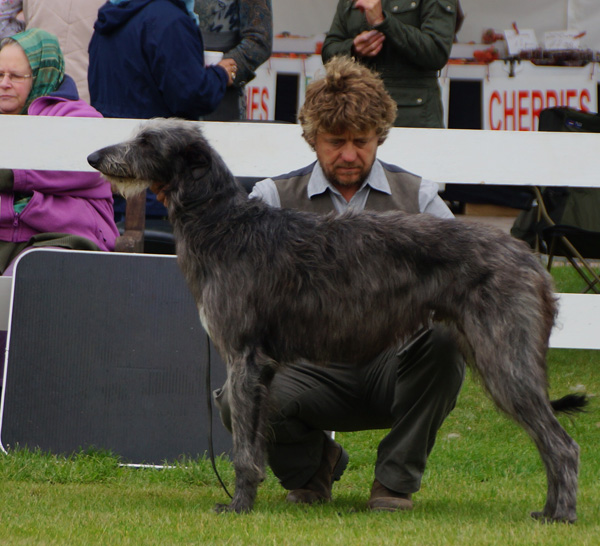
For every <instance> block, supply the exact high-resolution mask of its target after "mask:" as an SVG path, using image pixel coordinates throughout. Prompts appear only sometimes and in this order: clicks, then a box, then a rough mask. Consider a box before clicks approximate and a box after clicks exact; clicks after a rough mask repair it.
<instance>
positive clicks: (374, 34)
mask: <svg viewBox="0 0 600 546" xmlns="http://www.w3.org/2000/svg"><path fill="white" fill-rule="evenodd" d="M384 40H385V34H383V33H381V32H379V31H378V30H367V31H365V32H361V33H360V34H359V35H358V36H357V37H356V38H354V42H353V46H354V52H355V53H356V54H357V55H358V56H359V57H375V56H376V55H378V54H379V52H380V51H381V48H382V47H383V41H384Z"/></svg>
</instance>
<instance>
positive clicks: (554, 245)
mask: <svg viewBox="0 0 600 546" xmlns="http://www.w3.org/2000/svg"><path fill="white" fill-rule="evenodd" d="M533 190H534V193H535V195H536V201H537V203H538V214H539V218H538V221H539V222H540V223H541V222H542V221H543V222H544V223H545V224H546V225H547V227H543V228H542V229H541V230H540V231H539V232H538V235H539V237H540V238H541V240H542V241H543V244H541V243H538V246H539V247H540V248H544V249H545V252H546V254H547V255H548V271H551V270H552V264H553V261H554V257H555V256H564V257H565V258H566V259H567V260H568V261H569V263H570V264H571V265H572V266H573V268H574V269H575V270H576V271H577V273H579V275H580V277H581V278H582V279H583V280H584V281H585V282H586V284H587V288H586V289H585V290H584V293H587V292H590V291H593V292H595V293H596V294H600V277H598V274H597V273H596V271H595V270H594V267H593V265H592V264H591V263H590V262H589V261H588V260H589V259H600V232H598V231H589V230H587V229H583V228H580V227H577V226H574V225H569V224H563V223H560V224H557V223H555V222H554V221H553V220H552V218H551V216H550V214H549V213H548V211H547V210H546V207H545V205H544V197H543V195H542V192H541V191H540V188H538V187H534V188H533ZM592 191H593V190H592ZM593 196H595V197H600V196H599V195H598V193H596V194H594V195H593ZM599 205H600V202H599ZM598 211H600V206H599V208H598Z"/></svg>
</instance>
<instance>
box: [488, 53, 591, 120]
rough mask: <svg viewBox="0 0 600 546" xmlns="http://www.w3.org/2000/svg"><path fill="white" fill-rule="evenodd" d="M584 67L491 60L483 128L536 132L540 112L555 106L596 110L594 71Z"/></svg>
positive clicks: (589, 67)
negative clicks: (512, 64)
mask: <svg viewBox="0 0 600 546" xmlns="http://www.w3.org/2000/svg"><path fill="white" fill-rule="evenodd" d="M595 67H596V65H588V66H584V67H549V66H543V67H540V66H535V65H533V64H532V63H530V62H523V63H521V64H517V65H515V74H514V76H513V77H511V76H510V75H509V74H508V73H507V65H505V64H504V63H493V64H492V65H490V75H489V77H488V78H486V79H484V81H483V129H490V130H494V131H537V128H538V119H539V114H540V111H541V110H543V109H544V108H552V107H555V106H568V107H570V108H575V109H577V110H584V111H593V112H595V111H596V105H597V103H598V102H597V101H598V99H597V95H598V86H597V80H596V78H595V77H594V74H593V71H594V69H595Z"/></svg>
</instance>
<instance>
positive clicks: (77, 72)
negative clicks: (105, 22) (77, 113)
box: [23, 0, 106, 103]
mask: <svg viewBox="0 0 600 546" xmlns="http://www.w3.org/2000/svg"><path fill="white" fill-rule="evenodd" d="M105 1H106V0H23V14H24V16H25V24H26V25H27V28H32V27H33V28H43V29H44V30H47V31H48V32H51V33H52V34H54V35H55V36H56V37H57V38H58V41H59V43H60V48H61V49H62V52H63V55H64V57H65V71H66V72H67V74H69V76H71V77H72V78H73V80H75V84H76V85H77V91H78V92H79V96H80V98H81V99H83V100H84V101H86V102H88V103H89V102H90V92H89V90H88V83H87V69H88V61H89V57H88V46H89V44H90V39H91V37H92V32H93V30H94V22H95V21H96V18H97V17H98V8H99V7H100V6H101V5H102V4H104V2H105Z"/></svg>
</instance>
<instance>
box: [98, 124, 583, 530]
mask: <svg viewBox="0 0 600 546" xmlns="http://www.w3.org/2000/svg"><path fill="white" fill-rule="evenodd" d="M88 161H89V163H90V164H91V165H92V166H93V167H95V168H96V169H98V170H99V171H100V172H101V173H103V174H104V175H105V177H106V178H107V179H109V180H110V181H111V182H113V183H115V184H116V185H117V186H118V187H119V188H120V190H121V191H122V192H123V193H124V194H125V195H128V194H132V193H134V192H139V191H141V190H145V189H146V188H147V187H149V186H151V185H153V184H154V185H155V186H154V189H156V188H160V190H161V191H163V192H164V195H165V196H166V200H167V207H168V211H169V219H170V221H171V223H172V224H173V228H174V233H175V239H176V241H177V255H178V261H179V265H180V266H181V269H182V270H183V273H184V275H185V277H186V279H187V282H188V284H189V287H190V289H191V292H192V294H193V296H194V298H195V301H196V303H197V305H198V310H199V313H200V318H201V321H202V323H203V325H204V327H205V328H206V330H207V332H208V334H209V335H210V337H211V338H212V340H213V342H214V343H215V345H216V347H217V349H218V350H219V351H220V354H221V355H222V357H223V359H224V360H225V362H226V363H227V367H228V376H229V379H230V383H231V397H232V400H231V406H232V427H233V464H234V468H235V475H236V479H235V495H234V497H233V500H232V502H231V503H230V504H229V505H228V506H227V505H219V507H218V509H219V510H231V511H235V512H244V511H249V510H251V509H252V507H253V504H254V500H255V497H256V494H257V489H258V485H259V483H260V482H261V481H262V480H263V478H264V469H265V446H266V441H267V439H266V436H267V434H266V428H267V422H266V421H267V413H268V394H269V384H270V382H271V380H272V378H273V376H274V374H275V373H276V371H277V369H278V368H279V367H280V366H285V365H286V364H290V363H293V362H297V361H299V360H300V359H306V360H308V361H311V362H315V363H322V364H323V365H326V364H327V363H328V362H347V363H348V365H359V364H360V363H363V362H368V361H370V360H371V359H373V358H374V357H375V356H376V355H377V354H379V353H381V352H382V351H383V350H385V349H387V348H389V347H390V346H392V344H394V343H396V342H398V340H400V339H402V338H404V337H405V336H406V335H408V334H410V333H412V332H414V331H415V330H416V329H418V328H419V327H421V326H422V325H425V324H428V323H429V321H430V320H432V319H433V320H437V321H445V322H447V323H450V324H453V325H454V326H455V328H456V335H457V339H459V340H460V342H461V346H462V347H463V349H464V351H465V354H466V355H468V356H469V357H470V358H469V360H470V365H471V367H472V368H473V370H474V371H475V372H476V373H477V374H478V375H479V376H480V377H481V379H482V382H483V385H484V386H485V388H486V389H487V391H488V393H489V394H490V396H491V398H492V399H493V400H494V402H495V403H496V405H497V406H498V407H499V408H500V409H501V410H503V411H504V412H505V413H507V414H508V415H509V416H510V417H512V418H513V419H514V420H515V421H517V422H518V423H519V424H520V425H521V426H522V427H523V428H524V429H525V430H526V431H527V432H528V434H529V435H530V436H531V438H532V439H533V441H534V442H535V444H536V446H537V448H538V450H539V453H540V455H541V458H542V460H543V462H544V465H545V468H546V473H547V478H548V493H547V500H546V505H545V506H544V509H543V510H542V511H541V512H534V513H533V514H532V515H533V516H534V517H536V518H538V519H541V520H544V521H568V522H572V521H575V519H576V514H575V505H576V494H577V468H578V458H579V448H578V446H577V444H576V443H575V442H574V441H573V439H572V438H571V437H570V436H569V435H568V434H567V433H566V432H565V430H564V429H563V427H562V426H561V425H560V423H559V422H558V420H557V419H556V417H555V416H554V411H575V410H578V409H580V408H581V407H583V405H585V403H586V399H585V396H574V395H571V396H566V397H564V398H561V399H560V400H556V401H553V402H551V401H550V400H549V399H548V385H547V375H546V361H545V356H546V351H547V348H548V339H549V336H550V330H551V329H552V326H553V323H554V318H555V315H556V303H555V297H554V294H553V287H552V282H551V278H550V276H549V275H548V273H547V272H546V271H545V270H544V268H543V267H542V266H541V264H540V263H539V261H538V259H537V258H536V256H535V255H533V253H532V252H530V250H529V249H528V248H527V247H526V245H525V244H524V243H522V242H520V241H517V240H515V239H513V238H512V237H510V236H509V235H507V234H503V233H501V232H499V231H496V230H493V229H491V228H486V227H479V226H474V225H465V224H463V223H461V222H458V221H454V220H442V219H438V218H434V217H431V216H429V215H409V214H405V213H400V212H396V213H386V214H375V213H369V212H362V213H347V214H343V215H337V216H336V215H327V216H320V215H316V214H309V213H301V212H298V211H294V210H288V209H276V208H273V207H270V206H268V205H266V204H264V203H262V202H260V201H259V200H250V199H248V196H247V194H246V192H245V191H244V189H243V188H242V187H241V186H240V185H239V184H238V183H237V181H236V180H235V178H234V176H233V175H232V174H231V172H230V171H229V170H228V168H227V167H226V165H225V164H224V162H223V160H222V159H221V157H220V156H219V155H218V154H217V153H216V152H215V151H214V150H213V149H212V148H211V147H210V145H209V144H208V142H207V141H206V140H205V138H204V137H203V136H202V134H201V132H200V129H199V128H198V125H197V124H195V123H193V122H185V121H180V120H154V121H150V122H148V123H147V124H145V125H143V126H142V127H141V129H140V130H139V131H138V132H137V134H136V135H134V136H133V137H132V138H131V140H129V141H126V142H123V143H121V144H117V145H115V146H108V147H106V148H103V149H101V150H99V151H96V152H94V153H92V154H91V155H90V156H89V157H88ZM357 294H358V296H357Z"/></svg>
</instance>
